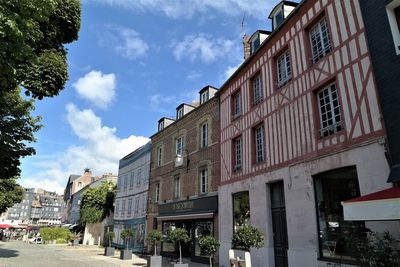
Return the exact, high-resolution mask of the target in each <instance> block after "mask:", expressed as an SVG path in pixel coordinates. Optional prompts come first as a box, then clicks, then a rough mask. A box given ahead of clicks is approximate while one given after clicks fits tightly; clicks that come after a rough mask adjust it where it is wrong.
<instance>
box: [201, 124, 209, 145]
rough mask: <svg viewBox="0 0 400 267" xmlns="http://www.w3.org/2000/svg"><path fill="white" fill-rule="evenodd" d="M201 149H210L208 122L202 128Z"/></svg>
mask: <svg viewBox="0 0 400 267" xmlns="http://www.w3.org/2000/svg"><path fill="white" fill-rule="evenodd" d="M200 147H201V148H205V147H208V122H205V123H203V124H202V125H201V126H200Z"/></svg>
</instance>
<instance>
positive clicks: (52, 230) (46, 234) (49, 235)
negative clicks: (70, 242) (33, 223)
mask: <svg viewBox="0 0 400 267" xmlns="http://www.w3.org/2000/svg"><path fill="white" fill-rule="evenodd" d="M39 232H40V236H41V237H42V238H43V240H44V241H51V240H57V239H64V240H67V239H68V238H69V235H70V231H69V230H68V229H66V228H60V227H45V228H41V229H40V231H39Z"/></svg>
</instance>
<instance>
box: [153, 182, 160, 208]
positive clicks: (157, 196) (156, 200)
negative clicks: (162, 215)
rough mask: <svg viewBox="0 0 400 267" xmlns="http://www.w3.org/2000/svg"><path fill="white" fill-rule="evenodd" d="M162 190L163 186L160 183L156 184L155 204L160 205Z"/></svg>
mask: <svg viewBox="0 0 400 267" xmlns="http://www.w3.org/2000/svg"><path fill="white" fill-rule="evenodd" d="M160 190H161V185H160V183H156V186H155V190H154V202H155V203H158V202H160V196H161V195H160Z"/></svg>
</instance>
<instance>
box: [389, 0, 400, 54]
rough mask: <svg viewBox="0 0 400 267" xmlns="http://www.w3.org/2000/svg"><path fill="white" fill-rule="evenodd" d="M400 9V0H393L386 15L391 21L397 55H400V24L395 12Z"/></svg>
mask: <svg viewBox="0 0 400 267" xmlns="http://www.w3.org/2000/svg"><path fill="white" fill-rule="evenodd" d="M399 7H400V0H393V1H392V2H390V3H389V4H388V5H387V6H386V13H387V16H388V20H389V25H390V30H391V32H392V36H393V43H394V48H395V50H396V55H400V25H399V24H400V23H399V22H398V21H397V18H396V14H395V13H394V10H395V9H396V8H399Z"/></svg>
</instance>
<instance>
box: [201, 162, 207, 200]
mask: <svg viewBox="0 0 400 267" xmlns="http://www.w3.org/2000/svg"><path fill="white" fill-rule="evenodd" d="M206 193H208V169H207V168H204V169H201V170H200V194H206Z"/></svg>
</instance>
